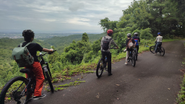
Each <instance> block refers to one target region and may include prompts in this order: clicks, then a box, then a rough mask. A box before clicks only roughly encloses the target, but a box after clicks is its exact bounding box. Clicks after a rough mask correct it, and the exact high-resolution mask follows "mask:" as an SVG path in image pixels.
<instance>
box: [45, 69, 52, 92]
mask: <svg viewBox="0 0 185 104" xmlns="http://www.w3.org/2000/svg"><path fill="white" fill-rule="evenodd" d="M45 75H46V78H45V79H46V80H47V81H48V83H49V86H50V89H51V92H52V93H53V92H54V88H53V84H52V83H51V78H50V76H49V73H48V72H45Z"/></svg>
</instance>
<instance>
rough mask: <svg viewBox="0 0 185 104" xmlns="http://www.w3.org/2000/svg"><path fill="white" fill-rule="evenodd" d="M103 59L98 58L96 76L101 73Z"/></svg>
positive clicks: (99, 75)
mask: <svg viewBox="0 0 185 104" xmlns="http://www.w3.org/2000/svg"><path fill="white" fill-rule="evenodd" d="M103 68H104V67H103V60H102V59H100V60H99V62H98V65H97V69H96V76H97V77H98V78H100V77H101V75H102V73H103Z"/></svg>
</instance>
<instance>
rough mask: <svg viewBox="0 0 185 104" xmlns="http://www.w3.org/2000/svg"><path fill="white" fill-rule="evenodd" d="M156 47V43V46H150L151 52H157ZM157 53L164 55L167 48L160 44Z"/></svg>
mask: <svg viewBox="0 0 185 104" xmlns="http://www.w3.org/2000/svg"><path fill="white" fill-rule="evenodd" d="M155 47H156V44H155V45H154V46H151V47H150V52H151V53H153V54H155ZM157 53H159V54H160V55H161V56H164V54H165V49H164V48H163V47H162V46H158V47H157Z"/></svg>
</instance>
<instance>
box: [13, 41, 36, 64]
mask: <svg viewBox="0 0 185 104" xmlns="http://www.w3.org/2000/svg"><path fill="white" fill-rule="evenodd" d="M29 44H30V43H27V44H26V45H25V46H24V47H22V43H21V44H20V47H15V48H14V49H13V51H12V57H13V58H14V60H15V61H16V62H17V64H18V66H19V67H28V66H31V65H32V64H33V62H34V58H33V56H32V55H31V54H30V52H29V51H28V49H27V46H28V45H29Z"/></svg>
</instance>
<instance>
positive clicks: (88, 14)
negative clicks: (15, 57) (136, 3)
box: [0, 0, 133, 33]
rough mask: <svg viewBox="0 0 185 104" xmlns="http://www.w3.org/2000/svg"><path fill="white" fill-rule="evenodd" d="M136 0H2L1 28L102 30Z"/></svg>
mask: <svg viewBox="0 0 185 104" xmlns="http://www.w3.org/2000/svg"><path fill="white" fill-rule="evenodd" d="M132 1H133V0H0V32H22V31H23V30H25V29H31V30H33V31H34V32H40V33H84V32H86V33H102V32H103V29H102V28H101V26H100V25H99V22H100V20H101V19H104V18H105V17H108V18H109V19H110V20H111V21H118V20H119V18H120V17H121V16H122V15H123V12H122V10H125V9H127V8H128V6H129V5H131V2H132Z"/></svg>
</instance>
